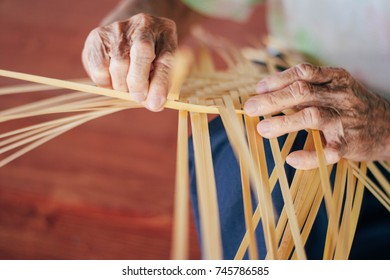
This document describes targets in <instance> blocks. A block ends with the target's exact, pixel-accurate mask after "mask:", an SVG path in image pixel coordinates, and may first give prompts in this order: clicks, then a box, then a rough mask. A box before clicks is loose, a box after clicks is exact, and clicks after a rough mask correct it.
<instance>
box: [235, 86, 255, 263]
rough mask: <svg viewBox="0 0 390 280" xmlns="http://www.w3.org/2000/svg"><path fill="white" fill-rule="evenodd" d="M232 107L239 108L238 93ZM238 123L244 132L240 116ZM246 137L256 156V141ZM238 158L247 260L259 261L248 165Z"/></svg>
mask: <svg viewBox="0 0 390 280" xmlns="http://www.w3.org/2000/svg"><path fill="white" fill-rule="evenodd" d="M231 96H232V99H233V103H234V106H235V107H236V108H241V104H240V101H239V96H238V93H237V92H235V93H231ZM237 119H238V122H239V124H240V126H241V130H242V131H243V130H244V124H243V120H242V116H241V115H237ZM246 129H247V132H248V126H246ZM247 135H248V141H249V146H250V150H251V154H252V155H256V154H257V153H255V152H253V150H252V149H253V147H252V146H253V145H256V142H255V141H256V140H255V139H253V136H255V135H253V134H249V133H247ZM238 156H239V164H240V171H241V182H242V184H241V187H242V196H243V203H244V217H245V226H246V232H248V236H249V258H250V259H251V260H257V259H259V253H258V250H257V241H256V235H255V229H256V228H255V227H254V225H253V222H252V215H253V206H252V196H251V187H250V182H249V170H248V169H249V167H248V164H247V163H246V162H245V161H244V160H243V158H242V155H241V154H240V155H238Z"/></svg>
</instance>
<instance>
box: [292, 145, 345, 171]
mask: <svg viewBox="0 0 390 280" xmlns="http://www.w3.org/2000/svg"><path fill="white" fill-rule="evenodd" d="M324 154H325V160H326V164H327V165H329V164H334V163H336V162H338V161H339V160H340V156H339V153H338V151H337V150H335V149H331V148H325V149H324ZM286 162H287V163H288V164H289V165H291V166H292V167H294V168H295V169H301V170H309V169H313V168H317V167H318V166H319V162H318V157H317V154H316V152H315V151H303V150H300V151H295V152H292V153H291V154H289V155H288V156H287V158H286Z"/></svg>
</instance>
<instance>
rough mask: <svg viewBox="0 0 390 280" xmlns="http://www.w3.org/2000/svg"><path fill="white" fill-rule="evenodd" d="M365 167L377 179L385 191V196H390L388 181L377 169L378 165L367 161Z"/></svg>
mask: <svg viewBox="0 0 390 280" xmlns="http://www.w3.org/2000/svg"><path fill="white" fill-rule="evenodd" d="M367 167H368V169H369V170H370V171H371V173H372V174H373V175H374V176H375V179H377V180H378V183H379V184H380V186H381V187H382V188H383V190H384V191H385V192H386V194H387V196H390V183H389V181H388V180H387V179H386V177H385V176H384V175H383V174H382V173H381V172H380V171H379V169H378V167H376V166H375V164H374V163H373V162H369V163H367Z"/></svg>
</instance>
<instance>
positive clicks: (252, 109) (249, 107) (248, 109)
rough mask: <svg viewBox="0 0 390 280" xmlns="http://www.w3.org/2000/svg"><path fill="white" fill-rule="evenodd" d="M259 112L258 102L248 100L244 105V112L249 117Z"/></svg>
mask: <svg viewBox="0 0 390 280" xmlns="http://www.w3.org/2000/svg"><path fill="white" fill-rule="evenodd" d="M257 110H258V106H257V102H256V101H254V100H248V101H247V102H246V103H245V105H244V111H245V113H246V114H247V115H254V114H256V112H257Z"/></svg>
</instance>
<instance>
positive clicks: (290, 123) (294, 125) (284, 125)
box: [257, 107, 321, 138]
mask: <svg viewBox="0 0 390 280" xmlns="http://www.w3.org/2000/svg"><path fill="white" fill-rule="evenodd" d="M320 118H321V114H320V111H319V109H317V108H316V107H307V108H304V109H302V110H301V111H298V112H297V113H294V114H291V115H284V116H277V117H272V118H269V119H265V120H263V121H261V122H260V123H259V124H258V125H257V131H258V132H259V134H260V135H261V136H263V137H265V138H274V137H279V136H281V135H284V134H286V133H290V132H294V131H300V130H303V129H318V130H320V129H321V127H320Z"/></svg>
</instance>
